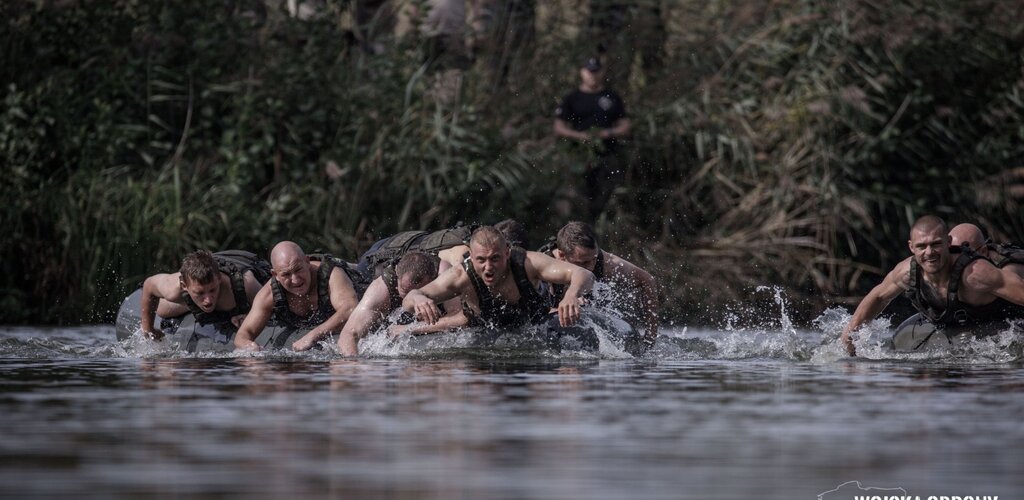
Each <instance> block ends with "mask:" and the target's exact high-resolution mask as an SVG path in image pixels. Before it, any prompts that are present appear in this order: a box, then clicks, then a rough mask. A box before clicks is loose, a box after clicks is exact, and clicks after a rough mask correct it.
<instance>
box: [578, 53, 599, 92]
mask: <svg viewBox="0 0 1024 500" xmlns="http://www.w3.org/2000/svg"><path fill="white" fill-rule="evenodd" d="M580 80H582V82H583V86H584V87H590V88H600V87H601V86H602V85H603V84H604V65H602V64H601V59H599V58H597V57H588V58H587V59H586V60H584V61H583V64H581V65H580Z"/></svg>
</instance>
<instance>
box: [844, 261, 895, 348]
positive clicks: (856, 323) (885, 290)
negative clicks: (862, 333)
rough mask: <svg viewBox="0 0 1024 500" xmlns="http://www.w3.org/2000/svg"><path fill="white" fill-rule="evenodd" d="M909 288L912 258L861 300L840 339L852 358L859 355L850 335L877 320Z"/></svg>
mask: <svg viewBox="0 0 1024 500" xmlns="http://www.w3.org/2000/svg"><path fill="white" fill-rule="evenodd" d="M909 287H910V258H908V259H906V260H904V261H903V262H900V263H899V264H897V265H896V268H894V269H893V270H892V271H891V272H889V274H887V275H886V276H885V279H884V280H882V282H881V283H879V284H878V286H876V287H874V288H872V289H871V291H870V292H868V294H867V295H865V296H864V298H863V299H861V301H860V304H858V305H857V309H856V310H855V311H854V312H853V316H852V317H850V321H849V323H847V324H846V328H844V329H843V333H842V335H841V336H840V337H839V340H840V341H841V342H842V343H843V345H844V346H845V347H846V351H847V352H849V353H850V356H856V355H857V349H856V347H854V345H853V339H851V338H850V334H851V333H853V332H855V331H856V330H857V329H858V328H860V327H861V326H863V325H864V323H867V322H869V321H871V320H873V319H875V318H877V317H878V315H879V314H881V313H882V311H884V310H885V308H886V307H887V306H888V305H889V303H890V302H892V299H895V298H896V297H897V296H899V294H901V293H903V291H904V290H906V289H907V288H909Z"/></svg>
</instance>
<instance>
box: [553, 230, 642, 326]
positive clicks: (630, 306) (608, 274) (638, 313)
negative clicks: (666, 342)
mask: <svg viewBox="0 0 1024 500" xmlns="http://www.w3.org/2000/svg"><path fill="white" fill-rule="evenodd" d="M541 251H542V252H545V253H548V254H550V255H551V256H552V257H554V258H556V259H558V260H562V261H565V262H568V263H570V264H574V265H577V266H580V267H582V268H583V269H586V270H588V271H590V272H592V273H594V279H595V280H596V281H597V282H604V283H608V284H610V285H613V287H614V288H615V291H616V292H617V293H616V294H615V301H616V302H617V304H616V305H617V306H622V310H623V311H622V312H623V313H625V315H626V316H627V317H628V318H636V319H637V320H639V322H640V323H641V324H642V325H643V330H644V332H645V333H644V342H645V343H646V344H647V345H648V346H651V345H654V342H655V340H657V338H658V293H657V288H656V286H655V281H654V277H653V276H651V274H650V273H648V272H647V271H645V270H643V269H641V268H640V267H638V266H636V265H634V264H633V263H631V262H629V261H628V260H626V259H623V258H622V257H619V256H617V255H615V254H613V253H611V252H606V251H604V250H602V249H601V248H600V247H599V246H598V244H597V234H596V233H594V229H593V228H592V227H591V226H590V225H589V224H586V223H583V222H579V221H573V222H570V223H568V224H566V225H565V226H563V227H562V229H560V230H559V231H558V235H557V236H556V237H555V241H554V243H553V244H549V245H546V246H545V247H544V248H541ZM550 288H551V293H552V295H553V296H554V297H555V300H561V298H562V296H563V295H564V294H565V287H564V286H560V285H552V286H551V287H550Z"/></svg>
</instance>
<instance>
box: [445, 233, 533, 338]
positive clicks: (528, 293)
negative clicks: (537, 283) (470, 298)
mask: <svg viewBox="0 0 1024 500" xmlns="http://www.w3.org/2000/svg"><path fill="white" fill-rule="evenodd" d="M508 266H509V270H510V271H512V278H513V279H514V281H515V284H516V289H518V290H519V302H517V303H515V304H509V303H508V302H505V301H504V300H501V299H498V298H497V297H494V296H493V295H491V291H490V290H489V289H488V288H487V285H485V284H484V282H483V279H481V278H480V276H479V275H477V274H476V270H475V269H473V263H472V261H470V259H469V254H468V253H467V254H466V255H464V258H463V261H462V268H463V269H465V271H466V273H467V274H468V275H469V281H470V283H472V284H473V290H474V291H476V296H477V299H478V300H479V301H480V313H479V315H477V314H476V313H475V312H474V311H473V309H472V308H470V307H469V304H467V303H466V301H465V299H463V302H462V308H463V311H464V312H465V314H466V317H467V318H469V326H488V327H492V328H509V327H516V326H521V325H524V324H527V323H529V324H538V323H543V322H544V321H545V320H547V316H548V311H549V310H550V309H551V306H550V302H549V301H548V300H546V299H545V298H544V296H542V295H541V294H540V292H538V291H537V289H536V288H534V287H533V284H532V283H530V277H529V276H528V275H527V273H526V250H523V249H522V248H519V247H512V252H511V255H510V256H509V262H508Z"/></svg>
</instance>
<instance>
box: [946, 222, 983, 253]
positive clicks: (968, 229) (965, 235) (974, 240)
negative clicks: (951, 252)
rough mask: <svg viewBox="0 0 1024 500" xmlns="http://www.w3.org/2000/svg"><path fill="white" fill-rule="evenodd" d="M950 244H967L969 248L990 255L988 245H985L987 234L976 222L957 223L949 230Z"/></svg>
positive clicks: (956, 245)
mask: <svg viewBox="0 0 1024 500" xmlns="http://www.w3.org/2000/svg"><path fill="white" fill-rule="evenodd" d="M949 239H950V244H951V245H953V246H955V247H958V246H961V245H967V247H968V248H970V249H971V250H974V251H975V252H978V253H979V254H981V255H982V256H984V257H988V247H987V246H985V235H984V234H983V233H982V232H981V228H979V227H978V226H975V225H974V224H957V225H956V226H953V229H950V230H949Z"/></svg>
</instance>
